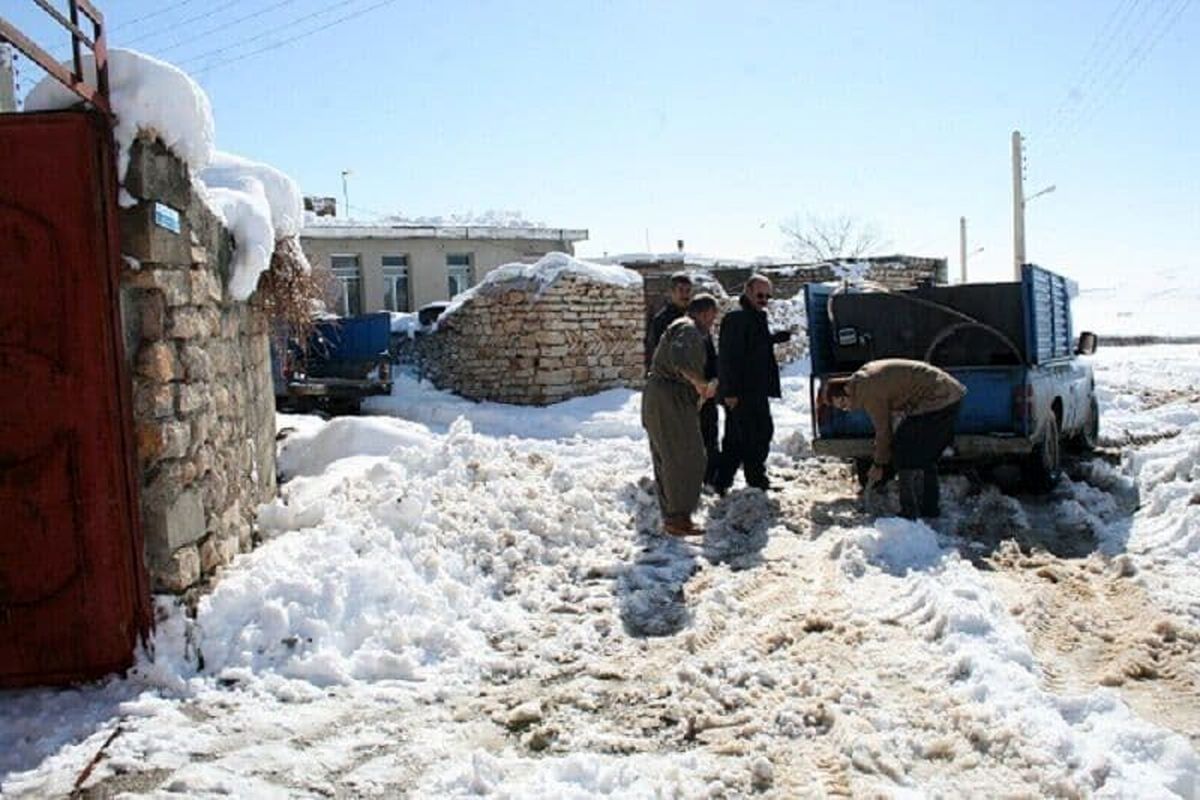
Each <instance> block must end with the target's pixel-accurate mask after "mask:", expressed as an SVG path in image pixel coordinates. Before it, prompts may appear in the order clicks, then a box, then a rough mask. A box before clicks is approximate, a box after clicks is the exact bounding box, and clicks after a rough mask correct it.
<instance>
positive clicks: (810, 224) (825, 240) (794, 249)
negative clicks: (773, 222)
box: [780, 214, 887, 263]
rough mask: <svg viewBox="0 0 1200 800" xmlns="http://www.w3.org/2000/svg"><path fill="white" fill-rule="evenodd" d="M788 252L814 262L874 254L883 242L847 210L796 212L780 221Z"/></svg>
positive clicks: (871, 227)
mask: <svg viewBox="0 0 1200 800" xmlns="http://www.w3.org/2000/svg"><path fill="white" fill-rule="evenodd" d="M780 230H781V231H783V235H784V239H785V246H786V247H787V249H788V252H789V253H790V254H791V255H792V256H793V257H795V258H796V259H797V260H799V261H803V262H806V263H817V262H821V261H836V260H838V259H847V258H862V257H864V256H870V255H874V254H875V253H876V252H877V251H878V250H879V249H880V248H881V247H884V246H886V245H887V242H886V241H885V240H884V239H883V237H882V236H881V235H880V233H879V229H878V228H877V227H876V226H875V225H874V224H873V223H870V222H864V221H863V220H861V219H859V218H858V217H853V216H850V215H847V214H843V215H841V216H835V217H818V216H815V215H813V214H809V215H808V216H807V217H805V218H804V219H801V218H800V215H799V214H797V215H796V216H794V217H792V218H791V219H790V220H788V221H786V222H784V223H783V224H782V225H780Z"/></svg>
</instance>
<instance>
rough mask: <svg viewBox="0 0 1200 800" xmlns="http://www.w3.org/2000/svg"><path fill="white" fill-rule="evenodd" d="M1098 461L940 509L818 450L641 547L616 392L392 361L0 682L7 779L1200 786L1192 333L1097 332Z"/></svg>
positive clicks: (798, 441) (964, 495)
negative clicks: (868, 509) (212, 578)
mask: <svg viewBox="0 0 1200 800" xmlns="http://www.w3.org/2000/svg"><path fill="white" fill-rule="evenodd" d="M1094 363H1095V366H1096V370H1097V382H1098V385H1099V390H1100V398H1101V402H1102V408H1103V412H1102V413H1103V415H1104V418H1103V427H1102V431H1101V434H1102V438H1103V440H1104V442H1105V444H1106V445H1108V447H1109V449H1108V451H1107V452H1109V453H1110V454H1111V455H1110V456H1109V457H1101V458H1096V459H1092V460H1089V461H1086V462H1083V463H1080V464H1077V465H1075V466H1073V467H1072V469H1071V470H1070V479H1069V480H1065V481H1064V482H1063V483H1062V485H1061V486H1060V487H1059V488H1058V489H1057V490H1056V491H1055V492H1054V493H1053V494H1052V495H1050V496H1049V497H1046V498H1028V497H1020V498H1014V497H1010V496H1006V495H1003V494H1000V493H999V492H997V491H996V490H995V489H994V488H989V487H984V486H977V485H972V484H970V483H969V482H968V481H967V479H966V478H963V477H953V476H952V477H950V478H949V479H948V480H947V488H946V494H947V495H948V499H947V503H946V511H947V513H946V514H945V516H944V518H942V519H941V520H939V521H938V522H937V524H936V525H935V526H934V527H929V526H926V525H924V524H914V523H909V522H905V521H902V520H899V519H896V518H890V517H883V518H879V519H875V518H873V517H868V516H866V515H865V514H864V513H863V511H862V509H861V507H860V505H859V502H858V500H857V497H856V495H855V493H854V487H853V485H852V483H851V481H850V479H849V475H848V472H847V470H846V469H845V468H844V467H843V466H842V465H840V464H835V463H831V462H827V461H823V460H820V459H815V458H813V457H811V453H810V450H809V447H808V424H809V423H808V408H807V398H808V379H807V376H806V375H805V372H804V367H803V365H802V364H798V365H792V366H791V367H789V368H788V371H787V372H788V374H787V376H786V377H785V380H784V383H785V387H784V394H785V398H784V400H783V401H781V402H779V403H777V404H776V406H775V416H776V425H777V433H776V437H775V443H774V449H773V453H772V456H771V462H770V465H769V466H770V469H771V471H772V473H773V474H774V476H775V479H776V482H777V483H778V484H779V485H780V487H781V489H780V491H778V492H774V493H772V494H771V495H769V496H767V495H763V494H762V493H761V492H758V491H757V490H748V489H737V488H735V490H734V491H733V492H732V493H731V494H730V495H729V496H728V497H726V498H724V499H717V498H713V497H707V498H705V500H704V506H703V509H702V511H703V514H704V515H705V516H706V518H707V530H708V532H707V534H706V536H705V537H704V539H703V541H696V542H694V543H685V542H680V541H675V540H665V539H663V538H662V537H661V536H659V535H657V534H655V533H654V532H653V531H654V530H655V528H656V522H657V520H656V515H657V512H656V510H655V508H654V502H653V498H652V493H651V491H650V490H651V486H650V484H649V481H648V475H649V471H650V470H649V455H648V452H647V447H646V444H645V440H644V437H643V435H642V431H641V428H640V424H639V422H638V418H639V417H638V414H639V395H638V394H637V393H635V392H630V391H610V392H605V393H603V394H600V395H596V396H594V397H589V398H580V399H576V400H572V401H569V402H567V403H562V404H559V405H556V406H552V407H549V408H545V409H530V408H514V407H508V406H500V405H494V404H488V403H471V402H468V401H464V400H460V399H457V398H454V397H452V396H449V395H445V394H443V393H440V392H437V391H435V390H433V389H431V388H430V387H429V386H428V385H421V384H418V383H417V382H416V381H415V380H412V379H409V378H401V379H400V380H399V381H398V382H397V388H396V392H395V394H394V396H392V397H389V398H378V399H375V400H373V401H371V404H370V408H369V410H370V412H371V413H372V414H374V416H367V417H357V418H340V419H336V420H333V421H329V422H325V421H322V420H320V419H317V418H314V417H304V416H286V415H281V416H280V417H279V427H280V429H281V432H284V433H286V436H285V437H284V438H283V439H282V441H281V445H280V469H281V471H282V473H283V474H284V476H285V477H286V478H287V479H288V480H287V482H286V483H284V484H283V487H282V490H281V498H280V499H279V500H278V501H277V502H275V503H274V504H272V505H270V506H268V507H265V508H264V510H263V511H262V513H261V525H262V533H263V537H264V540H265V541H264V542H263V544H262V545H261V546H260V547H259V548H258V549H256V550H255V551H254V552H252V553H249V554H246V555H243V556H241V557H239V558H238V560H237V561H236V562H235V563H234V564H233V565H231V566H230V567H229V568H228V569H227V570H226V571H225V573H224V575H223V577H222V580H221V581H220V582H219V583H218V584H217V586H216V588H215V590H214V591H213V592H212V593H211V594H210V595H208V596H205V597H203V598H202V599H201V600H200V601H199V604H198V606H197V608H196V610H195V616H194V618H192V617H189V616H188V615H187V614H185V613H184V612H183V611H182V610H181V609H179V608H177V607H174V606H173V605H171V604H168V603H164V604H163V605H162V606H161V607H160V609H159V611H160V622H159V626H158V634H157V638H156V640H155V647H154V652H153V653H152V654H147V655H145V656H144V657H143V659H142V660H141V662H140V664H139V666H138V667H137V669H136V670H135V671H134V672H133V673H132V674H131V675H129V676H128V677H125V678H122V679H112V680H110V681H108V682H105V683H103V684H100V685H95V686H88V687H82V688H78V689H71V690H63V691H49V690H32V691H22V692H7V693H0V791H2V792H3V794H4V796H6V797H8V796H12V797H43V796H47V795H51V796H53V795H66V794H69V793H70V792H71V790H72V788H73V786H74V785H75V783H76V781H77V779H78V777H79V776H80V775H81V774H82V773H83V771H84V770H85V768H86V766H87V765H88V764H89V763H91V762H92V761H93V759H94V758H95V757H96V756H97V754H98V753H102V755H101V756H100V757H99V758H98V759H97V760H96V763H95V767H94V769H93V770H92V771H91V773H90V774H89V775H88V777H87V778H86V780H85V781H84V782H83V783H84V785H85V786H89V787H94V788H95V789H96V790H97V791H107V792H112V793H120V792H125V793H127V795H128V796H167V795H170V796H177V795H179V796H196V797H208V796H216V795H221V794H233V795H237V796H254V797H273V796H280V797H283V796H288V797H295V796H330V795H338V796H397V795H408V796H414V797H454V796H480V795H482V796H494V797H527V796H544V797H578V798H586V797H604V796H608V797H736V796H743V795H747V794H750V793H752V792H755V791H758V792H762V793H764V794H765V795H766V796H775V797H797V796H828V795H841V796H851V795H852V796H860V795H882V796H925V795H932V796H938V795H942V796H961V795H996V794H1002V793H1003V794H1014V795H1038V796H1043V795H1070V796H1077V795H1081V794H1082V795H1091V794H1095V795H1102V796H1124V797H1132V796H1138V797H1171V796H1180V797H1196V796H1198V794H1200V756H1198V755H1197V747H1198V746H1200V701H1197V698H1198V697H1200V494H1198V490H1197V478H1198V477H1200V348H1198V347H1191V346H1187V347H1185V346H1176V347H1165V346H1164V347H1146V348H1111V349H1103V350H1101V351H1100V353H1099V354H1098V355H1097V356H1096V357H1095V359H1094Z"/></svg>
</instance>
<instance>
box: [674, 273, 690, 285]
mask: <svg viewBox="0 0 1200 800" xmlns="http://www.w3.org/2000/svg"><path fill="white" fill-rule="evenodd" d="M681 283H686V284H687V285H688V286H691V285H692V276H691V275H688V274H687V273H686V272H676V273H674V274H673V275H671V285H672V286H678V285H679V284H681Z"/></svg>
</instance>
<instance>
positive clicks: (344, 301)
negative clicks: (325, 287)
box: [330, 255, 362, 317]
mask: <svg viewBox="0 0 1200 800" xmlns="http://www.w3.org/2000/svg"><path fill="white" fill-rule="evenodd" d="M330 267H331V268H332V269H333V277H334V278H336V279H337V288H336V293H337V298H336V300H337V313H339V314H341V315H342V316H344V317H349V316H354V315H355V314H361V313H362V270H360V269H359V266H358V256H357V255H353V256H347V255H342V256H331V257H330Z"/></svg>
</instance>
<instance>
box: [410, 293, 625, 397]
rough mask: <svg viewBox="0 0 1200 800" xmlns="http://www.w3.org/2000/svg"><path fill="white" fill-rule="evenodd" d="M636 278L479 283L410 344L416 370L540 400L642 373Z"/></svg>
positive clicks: (473, 391)
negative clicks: (626, 282)
mask: <svg viewBox="0 0 1200 800" xmlns="http://www.w3.org/2000/svg"><path fill="white" fill-rule="evenodd" d="M642 302H643V301H642V289H641V286H640V285H636V286H632V287H621V286H616V285H613V284H608V283H602V282H598V281H593V280H589V279H587V278H585V277H582V276H580V275H578V274H575V273H563V274H562V275H560V276H559V277H558V279H557V280H555V281H554V282H553V283H552V284H550V285H549V286H548V287H545V288H542V289H541V290H540V291H539V287H537V286H534V285H532V284H531V283H530V282H528V281H520V280H515V281H509V282H503V283H497V284H492V285H488V286H481V287H479V289H478V290H477V291H476V294H475V295H474V296H473V297H472V298H470V299H469V300H467V301H466V302H465V303H464V304H463V305H462V306H461V307H460V308H459V309H457V310H456V311H455V312H454V313H453V314H451V315H448V316H443V317H442V318H441V320H439V322H438V329H437V331H436V332H435V333H431V334H425V335H421V336H418V337H417V338H416V340H414V341H413V342H412V345H413V347H412V355H411V356H410V357H411V358H412V359H414V360H416V361H417V363H418V366H419V368H420V370H421V372H422V374H423V376H424V377H427V378H429V379H430V380H432V381H433V383H434V384H435V385H436V386H438V387H439V388H442V389H449V390H451V391H453V392H455V393H457V394H460V395H462V396H464V397H467V398H470V399H473V400H493V401H498V402H503V403H514V404H519V405H547V404H550V403H555V402H558V401H560V400H566V399H568V398H571V397H576V396H579V395H586V394H594V393H595V392H599V391H602V390H604V389H611V388H614V387H618V386H636V385H639V384H640V381H641V380H642V377H643V374H642V373H643V372H644V366H643V364H642V355H641V341H642V337H643V336H644V332H645V323H644V321H643V319H642Z"/></svg>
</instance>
